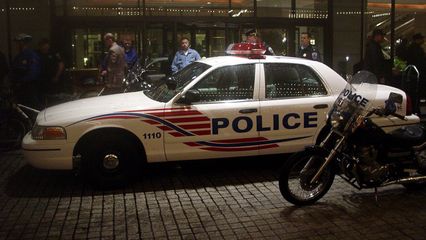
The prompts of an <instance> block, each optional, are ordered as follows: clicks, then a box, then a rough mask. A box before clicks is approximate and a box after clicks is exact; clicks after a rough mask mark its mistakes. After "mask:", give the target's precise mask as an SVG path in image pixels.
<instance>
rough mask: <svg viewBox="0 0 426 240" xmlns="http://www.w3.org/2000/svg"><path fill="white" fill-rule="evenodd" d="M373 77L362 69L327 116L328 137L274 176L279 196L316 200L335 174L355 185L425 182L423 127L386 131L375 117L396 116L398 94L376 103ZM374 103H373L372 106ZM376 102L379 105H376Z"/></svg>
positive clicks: (302, 201)
mask: <svg viewBox="0 0 426 240" xmlns="http://www.w3.org/2000/svg"><path fill="white" fill-rule="evenodd" d="M376 83H377V79H376V78H375V76H374V75H373V74H372V73H369V72H366V71H361V72H359V73H357V74H356V75H354V77H353V79H352V82H351V83H348V84H347V86H346V88H345V89H344V90H343V91H342V92H341V94H340V96H339V97H338V98H337V99H336V101H335V103H334V106H333V108H332V109H331V111H330V112H329V114H328V120H327V121H328V123H327V124H328V126H329V127H330V130H329V133H328V135H327V136H326V137H325V138H324V140H323V141H322V142H321V143H320V144H319V145H315V146H311V147H307V148H306V149H305V150H304V151H303V152H299V153H296V154H294V155H292V156H291V157H290V158H289V159H288V161H287V162H286V163H285V165H284V166H283V168H282V170H281V172H280V176H279V188H280V192H281V194H282V196H283V197H284V198H285V199H286V200H287V201H289V202H291V203H293V204H295V205H309V204H312V203H314V202H316V201H317V200H319V199H321V198H322V197H323V196H324V195H325V194H326V193H327V191H328V190H329V189H330V187H331V185H332V184H333V180H334V177H335V175H338V176H340V177H341V178H343V179H344V180H345V181H346V182H348V183H349V184H351V185H352V186H354V187H355V188H357V189H359V190H360V189H364V188H374V189H375V193H376V194H375V196H376V200H377V187H381V186H387V185H390V184H402V185H404V186H405V187H407V188H421V187H423V186H424V184H425V183H426V131H425V129H424V128H423V127H422V126H420V125H406V126H404V127H399V128H397V129H396V130H393V131H391V132H390V133H385V132H384V131H383V130H382V129H381V128H380V127H379V126H377V125H376V124H375V122H374V118H377V117H389V118H390V117H396V118H399V119H404V118H405V117H404V116H401V115H400V114H397V109H398V108H400V104H401V103H402V102H403V96H402V95H401V94H398V93H394V92H391V93H390V94H389V98H388V100H386V101H385V103H384V106H380V107H378V106H377V104H378V102H377V101H374V100H375V97H376V95H377V94H378V92H377V90H376V87H377V84H376ZM373 103H374V104H373ZM379 104H381V103H379Z"/></svg>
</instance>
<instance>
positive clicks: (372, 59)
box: [364, 29, 386, 84]
mask: <svg viewBox="0 0 426 240" xmlns="http://www.w3.org/2000/svg"><path fill="white" fill-rule="evenodd" d="M384 39H385V34H384V32H383V31H382V30H381V29H375V30H374V31H373V35H372V36H371V39H370V41H368V43H367V46H366V50H365V57H364V70H367V71H369V72H372V73H374V74H375V75H376V77H377V79H378V81H379V83H382V84H383V83H385V67H386V60H385V57H384V55H383V52H382V47H381V45H380V44H381V43H382V42H383V41H384Z"/></svg>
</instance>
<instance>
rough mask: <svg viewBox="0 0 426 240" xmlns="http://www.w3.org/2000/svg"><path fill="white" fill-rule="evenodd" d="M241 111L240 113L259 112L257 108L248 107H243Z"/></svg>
mask: <svg viewBox="0 0 426 240" xmlns="http://www.w3.org/2000/svg"><path fill="white" fill-rule="evenodd" d="M239 112H240V113H255V112H257V109H256V108H247V109H241V110H240V111H239Z"/></svg>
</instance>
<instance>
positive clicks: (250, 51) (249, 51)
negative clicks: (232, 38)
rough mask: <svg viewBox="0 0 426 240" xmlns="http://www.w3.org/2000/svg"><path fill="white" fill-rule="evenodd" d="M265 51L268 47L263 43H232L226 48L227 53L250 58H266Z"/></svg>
mask: <svg viewBox="0 0 426 240" xmlns="http://www.w3.org/2000/svg"><path fill="white" fill-rule="evenodd" d="M265 52H266V48H265V46H264V45H263V44H262V43H232V44H230V45H229V46H228V48H227V49H226V54H229V55H234V56H241V57H248V58H250V59H264V58H265V56H264V54H265Z"/></svg>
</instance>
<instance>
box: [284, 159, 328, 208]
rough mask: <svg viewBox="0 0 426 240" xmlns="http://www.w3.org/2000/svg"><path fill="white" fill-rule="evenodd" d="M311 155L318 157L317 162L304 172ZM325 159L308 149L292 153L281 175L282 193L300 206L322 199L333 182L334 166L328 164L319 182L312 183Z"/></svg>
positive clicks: (288, 199)
mask: <svg viewBox="0 0 426 240" xmlns="http://www.w3.org/2000/svg"><path fill="white" fill-rule="evenodd" d="M311 157H314V158H317V159H315V161H317V162H316V164H313V166H312V167H311V168H310V169H307V171H304V172H302V169H303V168H304V167H305V165H306V164H307V162H308V161H309V160H310V159H311ZM323 161H324V159H323V157H319V156H316V155H315V154H314V153H312V152H307V151H304V152H299V153H296V154H294V155H292V156H291V157H290V158H289V159H288V160H287V162H286V164H285V165H284V166H283V168H282V169H281V173H280V177H279V188H280V192H281V195H282V196H283V197H284V198H285V199H286V200H287V201H289V202H290V203H293V204H295V205H298V206H304V205H310V204H313V203H315V202H316V201H318V200H319V199H321V198H322V197H323V196H324V195H325V194H326V193H327V192H328V190H329V189H330V187H331V185H332V184H333V181H334V175H335V174H334V172H333V169H332V167H331V166H328V167H327V168H326V169H325V170H324V172H323V174H322V175H321V177H320V179H319V181H318V182H316V183H313V184H311V183H310V180H311V179H312V178H313V176H314V175H315V174H316V172H317V171H318V168H319V167H320V165H321V163H322V162H323Z"/></svg>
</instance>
